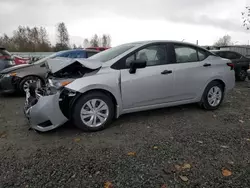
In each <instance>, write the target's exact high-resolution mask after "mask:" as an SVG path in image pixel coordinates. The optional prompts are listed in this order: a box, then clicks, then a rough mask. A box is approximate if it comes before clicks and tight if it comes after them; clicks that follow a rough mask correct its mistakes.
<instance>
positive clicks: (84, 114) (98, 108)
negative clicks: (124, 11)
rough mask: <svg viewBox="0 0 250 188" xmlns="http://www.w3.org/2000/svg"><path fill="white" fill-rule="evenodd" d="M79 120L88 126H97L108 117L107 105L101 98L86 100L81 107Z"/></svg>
mask: <svg viewBox="0 0 250 188" xmlns="http://www.w3.org/2000/svg"><path fill="white" fill-rule="evenodd" d="M80 113H81V114H80V115H81V120H82V122H83V123H84V124H85V125H87V126H89V127H99V126H101V125H103V124H104V123H105V122H106V121H107V118H108V115H109V108H108V105H107V104H106V103H105V102H104V101H103V100H101V99H91V100H89V101H87V102H86V103H85V104H84V105H83V107H82V109H81V112H80Z"/></svg>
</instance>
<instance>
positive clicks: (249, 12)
mask: <svg viewBox="0 0 250 188" xmlns="http://www.w3.org/2000/svg"><path fill="white" fill-rule="evenodd" d="M241 16H242V18H241V19H242V22H243V27H244V28H246V30H249V29H250V6H246V7H245V11H244V12H241Z"/></svg>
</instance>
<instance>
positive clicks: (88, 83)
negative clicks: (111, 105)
mask: <svg viewBox="0 0 250 188" xmlns="http://www.w3.org/2000/svg"><path fill="white" fill-rule="evenodd" d="M120 84H121V83H120V71H118V70H111V69H109V70H108V71H106V70H100V71H99V72H98V73H97V74H94V75H90V76H86V77H82V78H79V79H77V80H75V81H73V82H72V83H70V84H69V85H67V86H66V88H68V89H70V90H73V91H77V92H80V93H86V92H88V91H91V90H105V91H107V92H109V93H111V94H112V95H113V96H114V98H115V100H116V102H117V105H118V107H119V112H120V109H122V99H121V98H122V97H121V90H120Z"/></svg>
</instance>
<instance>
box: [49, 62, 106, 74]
mask: <svg viewBox="0 0 250 188" xmlns="http://www.w3.org/2000/svg"><path fill="white" fill-rule="evenodd" d="M73 63H80V64H81V65H82V66H83V67H86V68H88V69H93V70H95V69H98V68H100V67H101V66H102V63H101V62H100V61H96V60H90V59H84V58H77V59H72V58H54V59H49V60H47V67H48V68H49V70H50V72H51V73H53V74H54V73H56V72H58V71H60V70H62V69H63V68H65V67H67V66H69V65H71V64H73Z"/></svg>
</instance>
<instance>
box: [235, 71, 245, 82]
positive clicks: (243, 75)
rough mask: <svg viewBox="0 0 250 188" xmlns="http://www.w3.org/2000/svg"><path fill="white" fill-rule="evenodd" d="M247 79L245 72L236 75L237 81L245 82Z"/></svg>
mask: <svg viewBox="0 0 250 188" xmlns="http://www.w3.org/2000/svg"><path fill="white" fill-rule="evenodd" d="M246 78H247V71H246V70H243V69H242V70H240V72H239V73H238V75H237V76H236V80H237V81H245V80H246Z"/></svg>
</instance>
